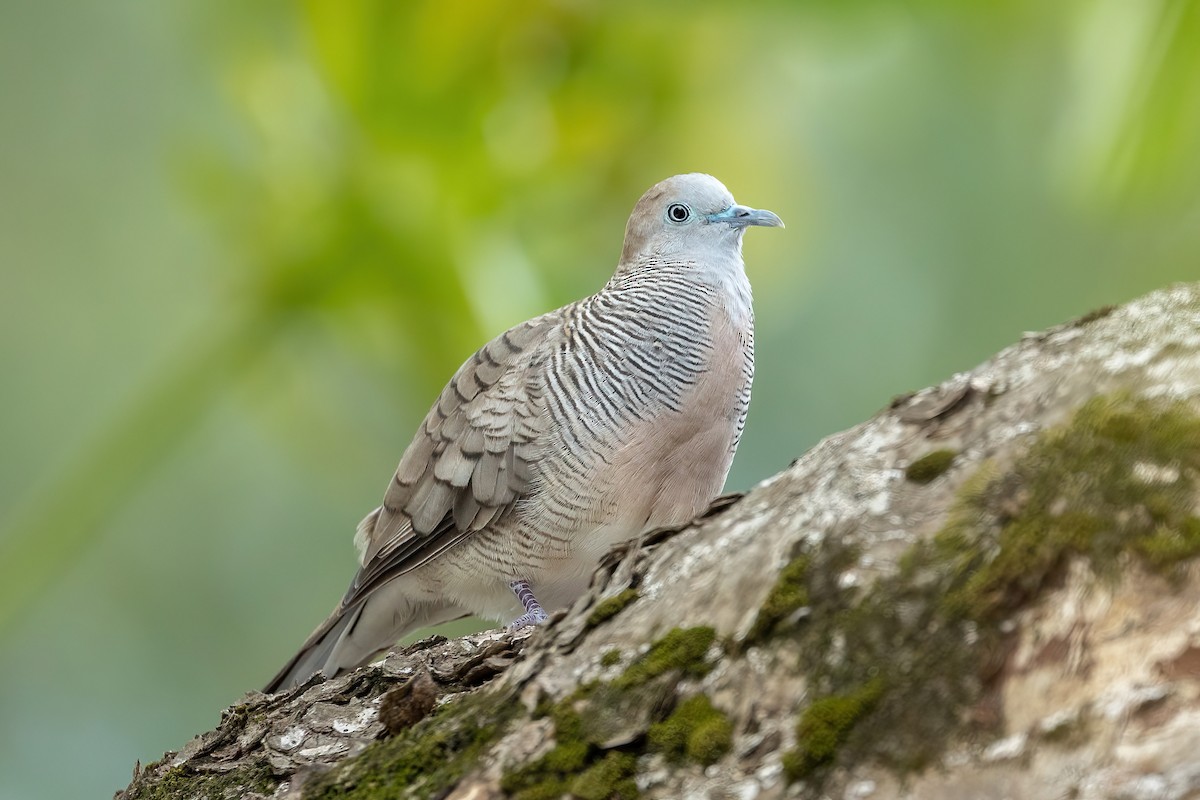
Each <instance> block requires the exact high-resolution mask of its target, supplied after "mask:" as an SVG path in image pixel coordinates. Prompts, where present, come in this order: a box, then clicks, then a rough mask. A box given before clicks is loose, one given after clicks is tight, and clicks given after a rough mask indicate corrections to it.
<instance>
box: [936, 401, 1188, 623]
mask: <svg viewBox="0 0 1200 800" xmlns="http://www.w3.org/2000/svg"><path fill="white" fill-rule="evenodd" d="M1198 490H1200V418H1197V416H1196V415H1195V414H1194V413H1193V412H1192V410H1191V409H1190V407H1188V406H1187V405H1185V404H1183V403H1178V402H1168V401H1159V400H1145V399H1134V398H1130V397H1128V396H1123V395H1121V396H1116V397H1100V398H1095V399H1093V400H1092V401H1090V402H1088V403H1086V404H1085V405H1084V406H1082V407H1081V408H1080V409H1079V411H1078V412H1076V414H1075V416H1074V418H1073V419H1072V420H1071V422H1070V423H1069V424H1068V425H1066V426H1064V427H1062V428H1059V429H1056V430H1052V431H1048V432H1047V433H1045V434H1043V435H1042V436H1041V437H1040V438H1039V439H1038V440H1037V441H1036V442H1035V443H1034V444H1033V445H1032V446H1031V447H1030V449H1029V450H1028V452H1027V453H1026V454H1025V455H1024V456H1022V457H1021V458H1020V459H1019V460H1018V461H1017V463H1015V464H1014V465H1013V467H1012V468H1011V469H1010V470H1009V471H1008V472H1007V473H1005V474H1003V475H1000V476H998V477H996V478H994V479H993V480H991V481H990V482H989V483H988V484H987V486H986V487H984V489H983V490H982V491H980V492H978V493H977V494H976V495H974V496H972V497H969V498H966V499H965V500H964V502H962V503H960V505H959V507H958V508H957V509H956V511H955V513H954V514H953V516H952V518H951V520H950V522H949V523H948V524H947V526H946V527H945V529H943V531H941V532H940V533H939V534H938V536H937V538H936V539H935V542H934V547H935V549H936V550H937V551H938V552H939V553H940V554H942V556H943V557H944V558H945V560H946V561H947V563H949V564H950V565H951V566H952V567H954V568H955V569H956V571H957V573H958V575H957V577H958V580H957V581H956V584H957V585H956V586H955V587H954V588H953V590H952V591H951V592H950V593H949V594H948V595H947V598H946V602H947V610H948V612H949V613H953V614H958V615H962V616H965V617H968V618H970V619H973V620H976V621H987V620H991V619H996V618H998V617H1001V616H1003V615H1005V614H1007V613H1009V612H1011V611H1012V610H1013V609H1015V608H1018V607H1020V606H1021V605H1023V604H1024V603H1026V602H1028V601H1029V600H1030V599H1032V598H1034V597H1036V596H1037V594H1038V593H1039V592H1040V591H1041V589H1042V588H1043V587H1044V586H1045V585H1046V584H1047V583H1049V582H1051V581H1053V580H1054V579H1056V577H1057V576H1058V574H1059V573H1060V572H1061V569H1062V567H1063V566H1064V565H1065V563H1066V561H1067V559H1068V558H1069V557H1071V556H1085V557H1087V558H1088V559H1089V560H1090V562H1091V564H1092V566H1093V568H1094V569H1095V570H1096V571H1097V572H1099V573H1100V574H1103V575H1114V576H1115V575H1117V574H1119V571H1120V563H1121V562H1120V559H1119V557H1120V556H1121V555H1122V554H1125V553H1133V554H1136V555H1138V556H1140V557H1141V558H1142V561H1143V563H1144V564H1146V566H1148V567H1149V568H1150V569H1153V570H1156V571H1159V572H1162V573H1169V572H1170V571H1171V570H1172V569H1174V568H1175V567H1176V566H1177V565H1178V564H1179V563H1180V562H1181V561H1183V560H1187V559H1190V558H1193V557H1195V556H1196V555H1197V554H1200V521H1197V519H1196V517H1195V515H1194V514H1193V513H1192V508H1193V505H1194V502H1195V498H1196V496H1197V493H1198ZM981 539H982V541H983V543H982V545H980V544H976V545H975V546H970V545H969V544H968V543H970V542H976V543H978V542H980V540H981Z"/></svg>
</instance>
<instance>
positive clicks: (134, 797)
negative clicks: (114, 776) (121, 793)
mask: <svg viewBox="0 0 1200 800" xmlns="http://www.w3.org/2000/svg"><path fill="white" fill-rule="evenodd" d="M147 774H149V773H147ZM278 784H279V780H278V779H277V778H276V777H275V775H274V773H273V772H272V770H271V765H270V764H268V763H267V760H266V759H265V758H263V759H260V760H257V761H254V762H251V763H249V764H247V765H246V766H243V767H239V768H238V769H235V770H232V771H231V772H196V771H195V770H192V769H189V768H188V767H186V766H180V767H172V768H171V769H169V770H167V771H166V772H165V773H163V774H162V775H161V776H159V777H158V778H157V779H153V782H152V783H150V784H149V785H144V786H143V785H134V786H130V787H129V791H128V792H127V793H126V795H125V796H126V798H128V800H180V799H181V798H189V799H190V798H195V800H227V798H231V797H243V796H245V795H246V794H248V793H250V792H257V793H259V794H263V795H270V794H272V793H273V792H274V791H275V787H276V786H277V785H278Z"/></svg>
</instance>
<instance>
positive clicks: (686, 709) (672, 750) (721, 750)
mask: <svg viewBox="0 0 1200 800" xmlns="http://www.w3.org/2000/svg"><path fill="white" fill-rule="evenodd" d="M647 743H648V745H649V747H650V749H651V750H653V751H656V752H659V753H662V754H663V755H665V756H666V757H667V758H669V759H672V760H675V761H680V760H683V759H685V758H687V759H690V760H692V761H696V762H698V763H700V764H703V765H705V766H707V765H709V764H712V763H714V762H716V761H717V760H719V759H720V758H721V756H723V755H725V754H726V753H727V752H729V747H730V745H731V744H732V743H733V724H732V723H731V722H730V721H729V717H728V716H726V715H725V714H724V713H723V712H721V711H720V710H718V709H717V708H715V707H714V706H713V704H712V701H711V700H709V699H708V697H707V696H706V695H702V694H699V695H696V696H695V697H690V698H688V699H687V700H684V701H683V702H682V703H680V704H679V705H678V706H677V707H676V708H675V710H674V711H672V712H671V715H670V716H669V717H667V718H666V719H665V720H663V721H662V722H658V723H655V724H654V725H652V726H650V731H649V733H648V734H647Z"/></svg>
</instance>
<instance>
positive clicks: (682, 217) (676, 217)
mask: <svg viewBox="0 0 1200 800" xmlns="http://www.w3.org/2000/svg"><path fill="white" fill-rule="evenodd" d="M691 218H692V210H691V209H690V208H688V207H687V206H685V205H684V204H683V203H671V205H669V206H667V219H669V220H670V221H671V222H687V221H688V220H689V219H691Z"/></svg>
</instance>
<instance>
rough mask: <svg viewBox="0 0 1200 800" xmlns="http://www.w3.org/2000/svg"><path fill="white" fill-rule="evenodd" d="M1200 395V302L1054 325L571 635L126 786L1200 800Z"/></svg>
mask: <svg viewBox="0 0 1200 800" xmlns="http://www.w3.org/2000/svg"><path fill="white" fill-rule="evenodd" d="M763 380H769V376H763ZM1197 398H1200V286H1183V287H1176V288H1173V289H1169V290H1164V291H1162V292H1158V293H1155V294H1154V295H1151V296H1149V297H1147V298H1144V299H1142V300H1140V301H1137V302H1134V303H1131V304H1129V305H1127V306H1124V307H1121V308H1116V309H1107V310H1106V313H1104V314H1096V315H1090V316H1089V317H1086V318H1083V319H1081V320H1079V321H1077V322H1075V323H1071V324H1068V325H1064V326H1061V327H1059V328H1055V329H1053V330H1050V331H1047V332H1045V333H1042V334H1039V335H1036V336H1027V337H1026V338H1025V339H1023V340H1022V341H1021V343H1020V344H1018V345H1016V346H1014V347H1012V348H1009V349H1007V350H1005V351H1003V352H1002V353H1000V354H998V355H997V356H996V357H995V358H993V359H991V360H990V361H988V362H987V363H985V364H983V365H981V366H980V367H979V368H977V369H976V370H974V371H972V372H970V373H965V374H962V375H958V376H955V377H954V378H953V379H951V380H950V381H947V382H946V383H945V384H942V385H941V386H937V387H933V388H930V389H927V390H925V391H922V392H919V393H916V394H914V395H910V396H907V397H904V398H899V399H897V400H896V401H894V402H893V403H892V404H891V406H890V407H888V408H887V409H885V410H884V411H882V412H880V413H879V414H878V415H877V416H876V417H874V418H872V419H871V420H869V421H867V422H865V423H863V424H862V425H860V426H858V427H857V428H854V429H852V430H850V431H847V432H845V433H842V434H839V435H836V436H832V437H830V438H829V439H827V440H826V441H824V442H822V443H821V444H820V445H818V446H817V447H816V448H814V449H813V450H812V451H810V452H809V453H808V454H807V455H805V456H804V457H803V458H801V459H799V460H798V461H797V462H796V463H795V464H793V465H792V466H791V467H790V468H789V469H788V470H786V471H785V472H783V473H781V474H779V475H776V476H774V477H773V478H771V479H769V480H768V481H766V482H764V483H763V484H761V485H760V486H758V487H756V488H755V489H754V490H753V491H752V492H750V493H749V494H748V495H747V496H746V497H744V498H741V499H740V500H736V501H729V500H727V501H725V503H724V504H723V505H722V506H721V507H720V508H719V509H718V510H716V511H714V513H713V514H711V515H709V516H708V517H706V518H705V519H702V520H699V521H697V522H696V523H694V524H693V525H690V526H687V527H686V528H684V529H682V530H679V531H659V532H655V533H653V534H651V535H649V536H647V537H645V539H644V540H643V542H642V544H641V546H639V547H627V548H624V549H622V550H619V551H615V552H614V553H612V554H610V556H609V557H607V558H606V559H605V561H604V563H603V564H602V566H601V568H600V569H599V570H598V571H597V573H596V576H595V579H594V581H593V585H592V587H591V588H590V589H589V591H588V593H587V594H586V596H584V597H582V598H580V600H579V601H578V602H577V603H576V604H575V606H574V607H573V608H571V609H569V610H568V611H566V612H565V613H562V614H558V615H556V616H555V617H554V618H553V619H552V621H551V622H550V624H548V625H546V626H543V627H542V628H539V629H538V630H536V631H533V632H531V633H528V632H527V633H523V634H520V635H517V636H515V637H514V636H513V635H510V634H506V633H492V634H480V635H476V636H471V637H465V638H464V639H461V640H452V641H446V640H438V639H434V640H428V641H426V642H423V643H421V644H419V645H416V646H414V647H410V648H408V649H407V650H404V651H402V652H400V653H397V654H394V655H392V656H389V658H388V659H386V660H385V661H384V662H382V664H380V665H377V666H374V667H369V668H366V669H364V670H360V671H358V672H356V673H353V674H351V675H348V676H344V677H342V678H339V679H337V680H334V681H328V682H324V683H313V684H312V685H310V686H307V687H301V688H300V689H298V690H296V691H293V692H291V693H288V694H284V695H280V696H275V697H264V696H262V695H257V694H251V695H248V696H247V698H246V699H245V701H244V702H243V703H242V704H240V705H238V706H236V707H235V708H233V709H231V710H229V711H228V712H227V713H226V714H225V716H224V718H223V720H222V724H221V726H220V727H219V728H218V729H217V730H215V731H212V732H210V733H208V734H205V735H203V736H201V737H198V738H197V739H196V740H195V741H193V742H192V743H191V744H189V745H188V746H187V747H185V748H184V749H183V751H182V752H180V753H179V754H168V756H167V757H165V758H164V759H163V761H161V762H159V763H157V764H153V765H150V766H148V767H146V768H143V769H140V770H139V772H138V774H137V776H136V777H135V779H134V782H133V783H132V784H131V786H130V787H129V789H127V790H126V791H125V792H122V793H119V795H120V796H123V797H126V798H130V799H131V800H132V799H133V798H152V797H153V798H184V797H234V796H238V797H268V796H278V797H283V796H303V797H364V798H365V797H429V796H438V797H449V798H467V797H471V798H485V797H505V796H512V797H520V798H526V799H527V800H530V799H532V798H543V797H546V798H549V797H561V796H574V797H581V798H613V797H620V798H632V797H647V798H670V797H680V796H687V795H693V794H695V795H708V796H755V797H759V798H771V797H814V798H815V797H821V796H838V797H840V796H850V795H853V796H862V797H866V796H870V797H873V798H893V797H901V796H912V797H928V798H951V797H964V796H983V795H985V794H987V792H993V793H994V792H1000V793H1001V794H1004V795H1006V796H1014V797H1026V798H1042V797H1045V798H1051V797H1055V798H1057V797H1080V798H1086V797H1097V798H1100V797H1117V796H1121V797H1132V798H1136V797H1151V796H1153V797H1180V798H1182V797H1187V796H1190V795H1189V792H1190V793H1193V794H1194V793H1196V792H1198V791H1200V778H1198V777H1197V775H1198V774H1200V773H1197V772H1196V770H1195V769H1194V762H1195V758H1194V756H1195V753H1196V752H1200V718H1198V717H1197V714H1196V712H1195V710H1194V708H1195V699H1196V698H1197V697H1200V632H1198V631H1200V626H1198V625H1197V624H1195V623H1196V612H1195V609H1196V608H1198V607H1200V566H1198V564H1197V561H1196V556H1197V555H1198V554H1200V401H1198V399H1197ZM389 692H390V693H391V694H390V695H389ZM385 698H387V699H385ZM418 701H419V702H418ZM381 707H382V708H383V709H384V717H385V718H387V719H388V720H391V722H390V723H389V724H388V726H386V727H385V725H384V724H383V722H381V721H380V709H381Z"/></svg>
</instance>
